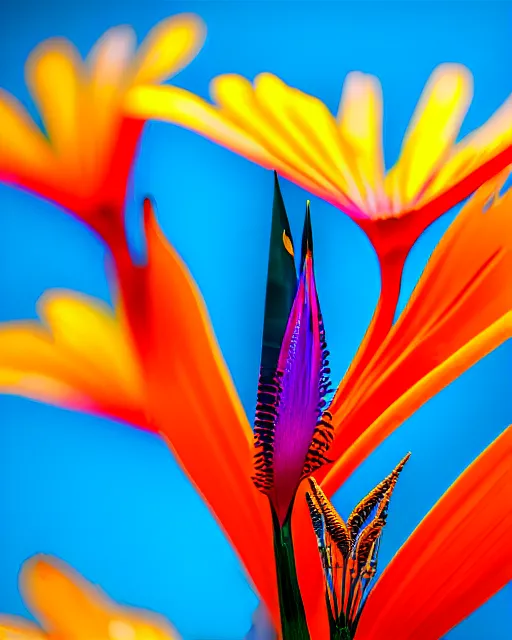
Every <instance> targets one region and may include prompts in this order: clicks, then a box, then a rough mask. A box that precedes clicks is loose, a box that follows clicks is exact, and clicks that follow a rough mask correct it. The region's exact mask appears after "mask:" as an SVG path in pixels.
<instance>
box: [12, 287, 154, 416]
mask: <svg viewBox="0 0 512 640" xmlns="http://www.w3.org/2000/svg"><path fill="white" fill-rule="evenodd" d="M39 313H40V315H41V318H42V319H43V322H44V323H45V324H46V325H47V329H45V328H44V326H43V325H41V324H40V323H38V322H25V323H9V324H5V325H3V327H1V328H0V390H1V391H3V392H4V393H5V392H7V393H17V394H19V395H24V396H26V397H29V398H33V399H37V400H42V401H44V402H50V403H52V404H57V405H59V406H67V407H74V408H77V409H81V410H86V411H94V412H100V413H105V414H107V415H109V416H113V417H116V418H121V419H125V420H129V421H136V422H135V423H136V424H140V426H145V417H144V401H143V387H142V382H141V377H140V372H139V365H138V362H137V360H136V356H135V355H134V352H133V349H132V347H131V343H130V339H129V337H128V336H127V335H126V334H125V333H124V332H123V330H122V325H121V323H120V321H119V320H118V319H117V318H116V317H115V315H114V314H113V312H112V311H110V310H109V309H108V308H107V307H106V306H102V305H101V304H100V303H99V302H98V301H93V300H92V299H89V298H87V297H86V296H81V295H79V294H73V293H69V292H68V293H62V292H50V293H47V294H46V295H45V296H44V297H43V298H42V299H41V301H40V304H39Z"/></svg>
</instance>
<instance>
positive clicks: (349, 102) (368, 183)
mask: <svg viewBox="0 0 512 640" xmlns="http://www.w3.org/2000/svg"><path fill="white" fill-rule="evenodd" d="M338 123H339V124H338V126H339V131H340V135H341V137H342V138H343V140H346V141H347V143H348V144H349V145H350V147H351V148H352V149H353V155H354V164H355V168H356V171H355V173H356V175H357V178H356V179H357V181H358V184H360V185H361V188H362V191H363V194H364V196H365V205H366V210H367V211H368V213H370V214H371V215H372V217H373V216H378V215H379V213H380V212H381V211H382V210H385V209H386V208H388V203H387V200H386V194H385V191H384V172H385V167H384V151H383V148H382V90H381V86H380V83H379V81H378V80H377V78H374V77H373V76H370V75H366V74H363V73H359V72H353V73H349V74H348V76H347V77H346V79H345V84H344V86H343V93H342V99H341V102H340V108H339V112H338Z"/></svg>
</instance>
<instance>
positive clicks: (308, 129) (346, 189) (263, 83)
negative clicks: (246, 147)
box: [228, 73, 361, 206]
mask: <svg viewBox="0 0 512 640" xmlns="http://www.w3.org/2000/svg"><path fill="white" fill-rule="evenodd" d="M228 90H229V88H228ZM254 96H255V98H256V101H257V103H258V106H259V107H260V109H261V111H262V113H263V114H264V115H265V117H266V119H267V120H268V123H269V126H270V127H271V128H272V134H271V135H272V136H279V135H281V136H283V139H284V140H285V141H286V144H288V145H289V147H290V149H291V150H292V151H293V153H292V154H290V155H289V157H288V161H289V164H290V166H295V165H297V166H301V167H304V166H310V167H311V170H314V171H315V174H312V177H313V178H314V179H315V180H316V181H317V182H318V184H323V185H324V186H325V188H326V189H330V190H331V191H332V193H333V194H343V193H345V194H348V193H350V197H351V198H352V199H353V200H355V201H357V202H358V203H359V204H360V203H361V198H360V192H359V190H358V187H357V185H356V184H355V182H354V179H353V176H352V173H351V169H350V168H349V166H348V164H347V160H346V158H347V153H346V149H345V148H344V147H343V145H342V141H341V139H340V135H339V133H338V130H337V127H336V121H335V119H334V117H333V115H332V114H331V113H330V111H329V110H328V109H327V107H326V106H325V105H324V104H323V103H322V102H321V101H320V100H318V99H317V98H315V97H313V96H310V95H308V94H306V93H303V92H302V91H298V90H297V89H292V88H291V87H288V86H287V85H286V84H285V83H284V82H282V81H281V80H280V79H279V78H277V77H276V76H274V75H272V74H270V73H261V74H260V75H259V76H257V77H256V79H255V81H254ZM267 143H268V142H267ZM270 144H272V143H270ZM279 146H280V148H281V149H283V148H284V147H283V144H282V141H281V142H280V143H279ZM273 148H274V153H275V147H273ZM295 154H296V155H295ZM297 162H299V163H300V164H297ZM319 176H320V177H319ZM323 181H325V182H323ZM344 203H345V205H349V203H350V204H352V206H353V205H354V202H351V201H350V200H349V199H348V198H345V200H344Z"/></svg>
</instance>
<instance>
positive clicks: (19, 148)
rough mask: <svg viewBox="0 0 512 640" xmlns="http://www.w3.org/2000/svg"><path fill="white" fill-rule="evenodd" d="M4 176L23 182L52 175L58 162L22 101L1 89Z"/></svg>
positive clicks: (0, 158)
mask: <svg viewBox="0 0 512 640" xmlns="http://www.w3.org/2000/svg"><path fill="white" fill-rule="evenodd" d="M0 132H1V135H0V179H9V180H12V181H14V182H15V183H16V184H23V185H25V183H26V182H27V181H29V180H31V179H32V177H33V176H41V178H43V179H51V178H50V176H51V175H52V169H54V167H55V162H54V158H53V154H52V150H51V147H50V145H49V144H48V140H47V139H46V138H45V137H44V135H43V134H42V133H41V131H40V130H39V129H38V128H37V127H36V125H35V124H34V122H33V120H32V119H31V118H30V116H29V115H28V113H27V112H26V111H25V109H24V108H23V107H22V106H21V104H20V103H19V102H18V101H17V100H15V99H14V98H13V97H12V96H11V95H10V94H8V93H7V92H6V91H3V90H2V89H0Z"/></svg>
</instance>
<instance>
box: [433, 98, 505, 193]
mask: <svg viewBox="0 0 512 640" xmlns="http://www.w3.org/2000/svg"><path fill="white" fill-rule="evenodd" d="M511 144H512V97H511V98H508V100H506V101H505V102H504V103H503V104H502V105H501V107H500V108H499V109H498V110H497V111H496V112H495V113H494V114H493V115H492V116H491V118H489V120H487V122H486V123H485V124H483V125H482V126H481V127H480V128H479V129H476V130H475V131H473V132H472V133H470V134H469V135H467V136H466V137H465V138H463V139H462V140H461V141H460V142H459V143H457V144H456V145H455V146H454V147H453V149H452V152H451V154H450V157H449V159H448V160H447V161H446V163H445V164H444V165H443V166H442V167H441V168H440V171H439V174H438V175H437V176H436V178H435V180H433V182H432V184H431V185H429V187H428V188H427V189H426V192H425V194H424V195H423V198H422V200H421V202H426V201H428V200H430V199H432V198H433V197H435V196H436V195H437V194H438V193H440V192H441V191H443V190H444V189H447V188H448V187H449V186H450V185H451V184H453V183H455V182H457V181H461V180H463V179H464V178H465V177H466V176H469V175H470V174H471V173H472V172H473V171H474V170H475V169H477V168H478V167H479V166H481V165H482V164H484V162H486V161H487V160H489V159H491V158H492V157H493V156H496V155H497V154H498V153H499V152H500V151H502V150H503V149H505V148H506V147H507V146H509V145H511Z"/></svg>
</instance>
